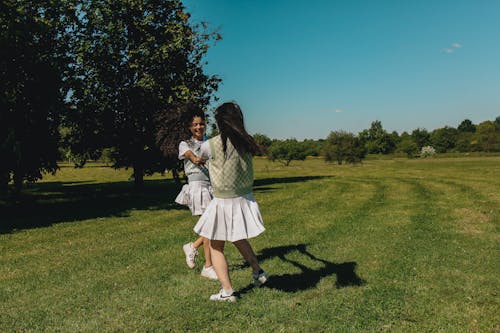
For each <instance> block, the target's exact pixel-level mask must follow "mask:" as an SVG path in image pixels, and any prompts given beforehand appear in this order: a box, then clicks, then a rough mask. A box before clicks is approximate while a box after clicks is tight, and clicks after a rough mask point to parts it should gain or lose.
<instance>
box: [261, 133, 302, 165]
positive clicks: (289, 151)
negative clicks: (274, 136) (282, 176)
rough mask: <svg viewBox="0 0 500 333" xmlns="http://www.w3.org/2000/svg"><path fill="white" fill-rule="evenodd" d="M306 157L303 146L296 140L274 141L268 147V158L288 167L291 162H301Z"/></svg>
mask: <svg viewBox="0 0 500 333" xmlns="http://www.w3.org/2000/svg"><path fill="white" fill-rule="evenodd" d="M306 157H307V154H306V151H305V149H304V147H303V145H301V144H300V142H298V141H297V140H296V139H286V140H275V141H273V143H272V144H271V146H270V147H269V158H270V159H271V160H273V161H279V162H281V163H283V164H284V165H285V166H289V165H290V163H291V162H292V161H303V160H305V159H306Z"/></svg>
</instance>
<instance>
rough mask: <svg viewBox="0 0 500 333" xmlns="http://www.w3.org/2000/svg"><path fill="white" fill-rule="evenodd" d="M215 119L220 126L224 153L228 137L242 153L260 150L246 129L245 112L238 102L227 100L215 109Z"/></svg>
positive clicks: (253, 152) (254, 152)
mask: <svg viewBox="0 0 500 333" xmlns="http://www.w3.org/2000/svg"><path fill="white" fill-rule="evenodd" d="M215 121H216V122H217V127H218V128H219V133H220V136H221V139H222V148H223V150H224V154H225V153H226V149H227V139H229V140H230V141H231V143H232V144H233V146H234V148H235V149H236V151H237V152H238V153H239V154H240V155H243V154H245V153H249V154H251V155H255V154H256V153H257V152H259V150H260V149H259V146H258V145H257V143H256V142H255V140H254V139H253V137H252V136H251V135H250V134H248V133H247V131H246V130H245V125H244V123H243V113H242V112H241V109H240V107H239V105H238V104H236V103H234V102H227V103H224V104H222V105H220V106H219V107H218V108H217V109H216V110H215Z"/></svg>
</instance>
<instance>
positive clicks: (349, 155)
mask: <svg viewBox="0 0 500 333" xmlns="http://www.w3.org/2000/svg"><path fill="white" fill-rule="evenodd" d="M323 155H324V157H325V161H327V162H332V161H336V162H337V164H339V165H340V164H342V162H344V161H345V162H346V163H352V164H355V163H358V162H361V160H363V158H364V157H365V156H366V150H365V147H364V145H363V142H362V141H361V140H360V139H359V138H358V137H356V136H355V135H354V134H352V133H348V132H345V131H335V132H331V133H330V134H329V135H328V137H327V138H326V140H325V143H324V145H323Z"/></svg>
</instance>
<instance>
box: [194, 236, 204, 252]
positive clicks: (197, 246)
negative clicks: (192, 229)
mask: <svg viewBox="0 0 500 333" xmlns="http://www.w3.org/2000/svg"><path fill="white" fill-rule="evenodd" d="M201 244H203V237H198V239H196V240H195V241H194V242H193V247H194V248H195V249H198V248H199V247H200V246H201Z"/></svg>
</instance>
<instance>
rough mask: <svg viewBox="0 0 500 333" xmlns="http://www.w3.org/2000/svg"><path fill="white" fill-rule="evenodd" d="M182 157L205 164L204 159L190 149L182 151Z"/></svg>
mask: <svg viewBox="0 0 500 333" xmlns="http://www.w3.org/2000/svg"><path fill="white" fill-rule="evenodd" d="M184 157H185V158H188V159H189V160H190V161H191V162H192V163H193V164H195V165H203V164H205V160H204V159H203V158H201V157H198V156H196V155H195V154H194V153H193V152H192V151H191V150H187V151H186V152H184Z"/></svg>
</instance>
